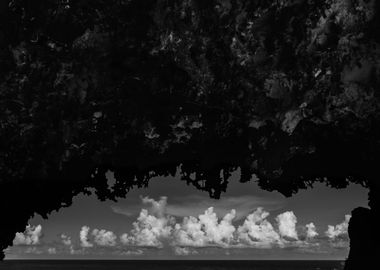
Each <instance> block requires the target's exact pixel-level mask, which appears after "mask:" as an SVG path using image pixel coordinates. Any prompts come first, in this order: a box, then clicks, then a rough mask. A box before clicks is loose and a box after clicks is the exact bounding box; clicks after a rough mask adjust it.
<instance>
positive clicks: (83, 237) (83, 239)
mask: <svg viewBox="0 0 380 270" xmlns="http://www.w3.org/2000/svg"><path fill="white" fill-rule="evenodd" d="M89 232H90V227H88V226H83V227H82V228H81V230H80V232H79V239H80V245H81V247H84V248H89V247H93V246H94V245H93V244H92V243H90V242H89V239H88V234H89Z"/></svg>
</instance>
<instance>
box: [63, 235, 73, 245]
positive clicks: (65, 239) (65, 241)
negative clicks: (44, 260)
mask: <svg viewBox="0 0 380 270" xmlns="http://www.w3.org/2000/svg"><path fill="white" fill-rule="evenodd" d="M61 240H62V243H63V244H64V245H65V246H71V245H72V242H71V237H70V236H67V235H66V234H61Z"/></svg>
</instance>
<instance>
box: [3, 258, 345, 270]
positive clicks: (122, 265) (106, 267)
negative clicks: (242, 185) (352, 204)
mask: <svg viewBox="0 0 380 270" xmlns="http://www.w3.org/2000/svg"><path fill="white" fill-rule="evenodd" d="M10 269H14V270H19V269H27V270H60V269H62V270H67V269H70V270H81V269H85V270H92V269H94V270H121V269H123V270H126V269H133V270H172V269H175V270H177V269H178V270H234V269H238V270H248V269H250V270H333V269H334V270H338V269H343V262H340V261H67V260H66V261H4V262H0V270H10Z"/></svg>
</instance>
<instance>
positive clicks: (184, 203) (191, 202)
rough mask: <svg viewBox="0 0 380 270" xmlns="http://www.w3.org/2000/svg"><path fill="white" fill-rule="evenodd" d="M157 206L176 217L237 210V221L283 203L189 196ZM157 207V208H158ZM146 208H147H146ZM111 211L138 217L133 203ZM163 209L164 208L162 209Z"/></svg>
mask: <svg viewBox="0 0 380 270" xmlns="http://www.w3.org/2000/svg"><path fill="white" fill-rule="evenodd" d="M153 201H154V200H152V199H149V198H145V199H143V203H144V202H145V203H150V202H153ZM156 203H157V205H160V206H163V204H165V207H164V209H165V214H167V215H170V216H174V217H180V218H183V217H189V216H193V217H197V216H199V215H201V214H203V212H204V210H205V209H207V208H209V207H210V205H212V206H213V208H214V212H215V213H216V214H217V215H218V216H224V215H226V214H227V213H229V212H230V210H231V209H236V217H235V219H236V220H242V219H245V217H246V216H247V215H248V214H249V213H251V212H252V210H253V209H256V208H258V207H265V208H266V209H269V210H275V209H279V207H280V205H282V201H280V200H279V199H276V198H262V197H259V196H248V195H246V196H236V197H235V196H225V197H223V200H215V199H210V198H204V197H202V196H199V195H189V196H185V197H182V198H181V200H180V201H178V202H171V203H170V204H167V197H161V198H160V200H159V201H158V202H156ZM157 205H156V207H157ZM154 207H155V206H154V205H152V209H148V210H149V211H151V210H152V211H151V212H153V209H154ZM144 208H145V207H144ZM111 209H112V211H113V212H114V213H117V214H122V215H125V216H128V217H132V216H134V215H138V214H139V211H138V210H137V209H138V207H136V205H135V204H134V203H133V202H128V205H125V206H120V205H113V206H111ZM161 209H163V208H161Z"/></svg>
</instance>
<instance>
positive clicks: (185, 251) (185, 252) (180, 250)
mask: <svg viewBox="0 0 380 270" xmlns="http://www.w3.org/2000/svg"><path fill="white" fill-rule="evenodd" d="M174 254H175V255H177V256H189V255H196V254H198V252H197V251H196V250H194V249H190V248H188V247H175V248H174Z"/></svg>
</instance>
